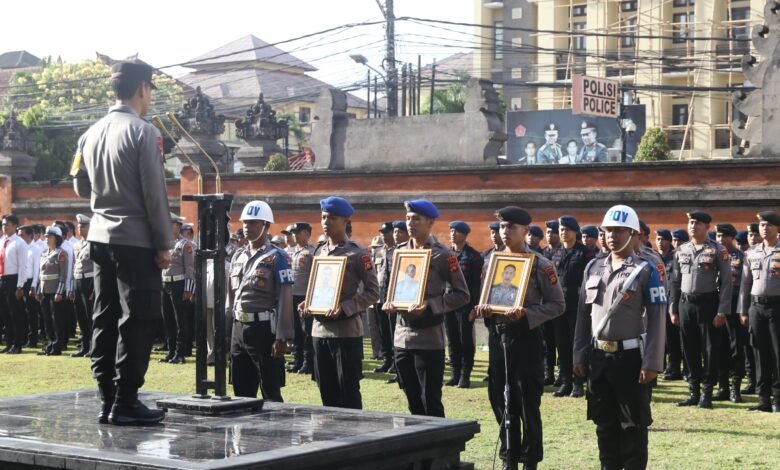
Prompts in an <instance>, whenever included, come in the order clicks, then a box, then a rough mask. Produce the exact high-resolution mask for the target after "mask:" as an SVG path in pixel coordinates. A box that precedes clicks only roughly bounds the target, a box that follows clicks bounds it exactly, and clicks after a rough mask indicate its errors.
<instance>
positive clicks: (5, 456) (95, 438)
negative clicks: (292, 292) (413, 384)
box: [0, 389, 479, 470]
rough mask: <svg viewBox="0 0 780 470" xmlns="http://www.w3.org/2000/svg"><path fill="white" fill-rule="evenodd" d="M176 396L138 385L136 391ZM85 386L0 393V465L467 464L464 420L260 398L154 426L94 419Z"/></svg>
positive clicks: (93, 402)
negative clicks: (224, 411)
mask: <svg viewBox="0 0 780 470" xmlns="http://www.w3.org/2000/svg"><path fill="white" fill-rule="evenodd" d="M175 396H177V395H174V394H168V393H158V392H147V393H141V396H140V398H141V400H143V401H144V402H145V403H147V404H149V405H153V403H154V402H155V400H159V399H165V398H170V397H175ZM98 407H99V399H98V397H97V393H96V391H94V390H91V389H88V390H77V391H71V392H59V393H48V394H41V395H29V396H19V397H9V398H5V399H2V400H0V468H2V469H3V470H16V469H31V468H67V469H74V470H77V469H90V470H101V469H112V470H116V469H122V470H130V469H250V468H251V469H342V468H343V469H359V468H370V469H371V470H382V469H394V470H396V469H415V470H424V469H467V468H473V466H472V465H470V464H467V463H461V462H460V452H461V451H463V449H464V447H465V443H466V441H468V440H469V439H471V438H472V437H473V436H474V434H476V433H477V432H479V425H478V424H477V423H476V422H473V421H465V420H455V419H441V418H428V417H420V416H410V415H401V414H391V413H380V412H374V411H356V410H345V409H341V408H326V407H318V406H303V405H295V404H281V403H273V402H265V406H264V408H263V410H262V411H258V412H253V413H248V414H237V415H224V416H198V415H192V414H184V413H178V412H171V413H168V415H167V417H166V418H165V421H164V422H163V424H161V425H157V426H148V427H118V426H113V425H109V424H98V423H97V419H96V413H97V410H98Z"/></svg>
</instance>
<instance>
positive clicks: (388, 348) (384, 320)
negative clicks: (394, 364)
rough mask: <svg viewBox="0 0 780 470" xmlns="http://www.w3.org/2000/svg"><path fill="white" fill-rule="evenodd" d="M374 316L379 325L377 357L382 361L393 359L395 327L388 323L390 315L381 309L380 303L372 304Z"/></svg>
mask: <svg viewBox="0 0 780 470" xmlns="http://www.w3.org/2000/svg"><path fill="white" fill-rule="evenodd" d="M374 316H375V318H376V320H375V321H376V324H377V326H378V327H379V341H380V343H379V357H381V358H382V361H383V362H391V361H392V360H393V333H394V332H395V328H392V327H391V325H390V315H388V314H386V313H385V312H383V311H382V304H381V303H379V304H374Z"/></svg>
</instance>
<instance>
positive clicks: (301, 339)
mask: <svg viewBox="0 0 780 470" xmlns="http://www.w3.org/2000/svg"><path fill="white" fill-rule="evenodd" d="M304 300H306V297H305V296H302V295H295V296H293V310H294V312H293V327H294V328H295V337H294V338H293V347H292V355H293V361H294V362H295V365H296V366H297V367H298V368H300V367H301V365H302V364H303V353H304V346H305V344H306V325H305V324H304V322H303V321H302V320H301V316H300V315H298V305H299V304H300V303H301V302H303V301H304ZM308 364H309V365H311V363H308Z"/></svg>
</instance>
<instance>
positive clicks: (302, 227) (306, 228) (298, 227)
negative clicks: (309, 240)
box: [290, 222, 311, 233]
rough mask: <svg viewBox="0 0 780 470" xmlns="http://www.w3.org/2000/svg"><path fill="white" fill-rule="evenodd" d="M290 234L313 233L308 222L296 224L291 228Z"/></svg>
mask: <svg viewBox="0 0 780 470" xmlns="http://www.w3.org/2000/svg"><path fill="white" fill-rule="evenodd" d="M290 227H291V228H290V232H292V233H296V232H309V233H311V225H309V224H308V223H306V222H295V223H294V224H292V225H291V226H290Z"/></svg>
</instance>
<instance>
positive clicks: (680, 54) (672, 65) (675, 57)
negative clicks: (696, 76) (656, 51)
mask: <svg viewBox="0 0 780 470" xmlns="http://www.w3.org/2000/svg"><path fill="white" fill-rule="evenodd" d="M693 54H694V50H693V49H690V50H689V49H688V48H687V47H667V48H666V49H664V61H663V72H664V73H674V72H692V71H693V70H694V67H695V65H696V64H695V60H694V58H693Z"/></svg>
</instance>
